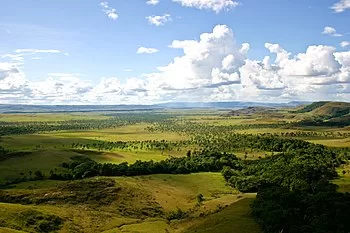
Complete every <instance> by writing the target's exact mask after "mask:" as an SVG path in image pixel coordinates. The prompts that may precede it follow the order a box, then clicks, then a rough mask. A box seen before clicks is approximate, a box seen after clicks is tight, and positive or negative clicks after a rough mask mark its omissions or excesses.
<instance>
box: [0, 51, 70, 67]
mask: <svg viewBox="0 0 350 233" xmlns="http://www.w3.org/2000/svg"><path fill="white" fill-rule="evenodd" d="M45 53H46V54H64V55H67V53H64V52H62V51H60V50H57V49H16V50H15V51H14V53H12V54H3V55H1V54H0V58H3V59H8V60H10V61H11V62H12V63H16V64H23V62H24V60H25V57H27V56H28V57H30V56H33V55H36V54H45ZM30 59H31V60H40V59H42V57H39V56H34V57H30Z"/></svg>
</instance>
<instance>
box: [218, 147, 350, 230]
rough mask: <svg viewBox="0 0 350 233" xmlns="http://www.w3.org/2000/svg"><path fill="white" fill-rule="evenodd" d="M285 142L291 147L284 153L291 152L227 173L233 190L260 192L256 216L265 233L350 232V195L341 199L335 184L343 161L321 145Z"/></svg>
mask: <svg viewBox="0 0 350 233" xmlns="http://www.w3.org/2000/svg"><path fill="white" fill-rule="evenodd" d="M267 142H268V141H267ZM284 142H286V143H287V145H288V146H284V147H282V148H289V150H288V149H287V150H285V151H282V152H281V153H279V154H277V155H274V156H270V157H267V158H264V159H260V160H256V161H245V166H243V168H242V169H241V170H236V169H232V168H229V167H225V168H224V169H223V170H222V174H223V176H224V178H225V179H226V180H227V182H228V183H229V184H230V185H232V186H233V187H235V188H237V189H239V190H240V191H242V192H257V198H256V200H255V202H254V204H253V206H252V207H253V216H254V217H255V219H256V221H257V222H258V223H259V224H260V226H261V228H262V230H263V232H266V233H280V232H287V233H300V232H302V233H311V232H319V233H329V232H336V233H338V232H339V233H343V232H344V233H345V232H350V223H349V221H348V220H347V219H349V217H350V195H349V194H342V193H338V192H337V191H336V186H335V185H334V184H331V183H330V180H331V179H334V178H336V177H337V173H336V170H335V168H336V167H338V166H340V164H341V163H342V160H341V158H340V157H339V156H338V154H337V153H335V151H334V150H330V149H328V148H326V147H324V146H321V145H315V144H311V143H307V144H303V143H301V144H291V145H292V147H290V146H291V145H289V143H288V141H284ZM297 145H299V146H300V147H299V148H298V147H297ZM270 146H272V147H273V145H270ZM291 148H292V149H291Z"/></svg>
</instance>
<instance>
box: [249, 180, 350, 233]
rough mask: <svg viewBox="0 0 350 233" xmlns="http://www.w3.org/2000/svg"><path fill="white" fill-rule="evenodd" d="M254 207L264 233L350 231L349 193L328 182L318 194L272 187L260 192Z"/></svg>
mask: <svg viewBox="0 0 350 233" xmlns="http://www.w3.org/2000/svg"><path fill="white" fill-rule="evenodd" d="M252 207H253V216H254V217H255V219H256V220H257V222H258V223H259V225H260V226H261V228H262V230H263V231H264V232H268V233H280V232H286V233H313V232H317V233H330V232H332V233H346V232H350V221H349V219H350V194H349V193H345V194H344V193H338V192H336V188H335V187H334V185H332V184H329V183H327V182H324V183H319V185H318V186H317V190H315V192H307V191H303V190H290V189H288V188H286V187H281V186H270V187H269V188H264V189H261V190H259V192H258V195H257V197H256V200H255V202H254V203H253V206H252Z"/></svg>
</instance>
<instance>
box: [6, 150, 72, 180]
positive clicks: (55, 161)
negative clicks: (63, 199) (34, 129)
mask: <svg viewBox="0 0 350 233" xmlns="http://www.w3.org/2000/svg"><path fill="white" fill-rule="evenodd" d="M75 154H77V153H66V152H64V151H57V150H52V151H37V152H33V153H30V154H28V155H25V156H20V157H14V158H11V159H7V160H5V161H1V162H0V183H1V182H3V181H4V180H5V179H7V178H20V177H22V176H23V175H24V176H29V172H30V171H31V172H32V174H34V172H35V171H37V170H40V171H41V172H43V173H44V174H45V175H49V174H50V171H51V170H54V169H56V170H57V171H58V172H60V171H61V172H63V171H64V169H63V168H61V167H60V166H59V165H60V164H62V163H63V162H69V161H70V157H72V156H73V155H75ZM21 173H23V174H21Z"/></svg>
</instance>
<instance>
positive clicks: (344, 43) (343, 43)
mask: <svg viewBox="0 0 350 233" xmlns="http://www.w3.org/2000/svg"><path fill="white" fill-rule="evenodd" d="M349 45H350V42H349V41H342V42H340V46H341V47H342V48H345V47H348V46H349Z"/></svg>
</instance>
